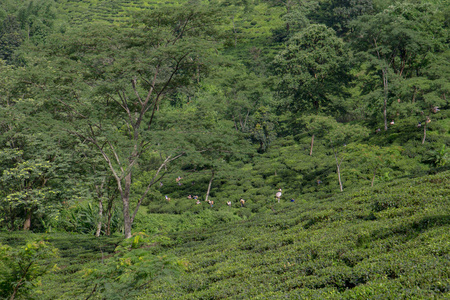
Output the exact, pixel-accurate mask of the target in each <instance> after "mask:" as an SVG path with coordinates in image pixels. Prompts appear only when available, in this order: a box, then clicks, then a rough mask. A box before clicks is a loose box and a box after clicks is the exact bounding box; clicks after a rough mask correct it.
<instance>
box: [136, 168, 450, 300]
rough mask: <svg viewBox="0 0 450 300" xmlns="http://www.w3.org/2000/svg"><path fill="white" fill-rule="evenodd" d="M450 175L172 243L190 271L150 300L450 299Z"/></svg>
mask: <svg viewBox="0 0 450 300" xmlns="http://www.w3.org/2000/svg"><path fill="white" fill-rule="evenodd" d="M449 178H450V172H449V171H447V172H443V173H440V174H437V175H432V176H425V177H420V178H415V179H404V180H399V181H395V182H393V183H389V184H386V185H380V186H378V187H376V188H373V189H369V188H366V189H362V190H360V191H357V192H354V193H346V194H343V195H342V196H337V197H335V198H330V199H327V200H320V201H316V202H311V203H295V202H294V203H284V204H280V205H278V206H276V205H275V206H274V207H273V210H274V211H273V213H267V214H259V215H257V216H256V217H254V218H253V219H251V220H248V221H241V222H237V223H231V224H227V225H226V226H220V227H219V226H217V227H212V228H203V229H199V230H194V231H191V232H183V233H179V234H175V235H173V239H174V241H175V245H174V246H173V247H170V248H167V247H165V248H163V247H161V248H159V249H158V250H154V251H155V252H160V253H168V254H175V255H176V256H178V257H183V258H184V259H186V260H187V261H189V267H188V271H187V272H186V273H185V274H184V275H183V276H181V277H179V278H178V279H176V280H174V281H173V282H157V283H156V282H155V283H154V284H153V285H152V286H151V287H150V288H149V289H148V290H147V293H146V294H145V296H142V299H155V298H158V299H224V298H230V299H248V298H252V299H268V298H270V299H278V298H283V299H285V298H296V299H305V298H309V299H319V298H320V299H324V298H329V299H339V298H342V299H349V298H351V299H414V298H416V299H417V298H420V299H425V298H427V299H435V298H445V297H449V296H450V279H449V278H450V260H449V258H450V257H449V250H450V239H449V227H450V226H449V225H450V210H449V205H448V204H449V201H450V179H449Z"/></svg>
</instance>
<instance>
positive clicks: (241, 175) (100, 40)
mask: <svg viewBox="0 0 450 300" xmlns="http://www.w3.org/2000/svg"><path fill="white" fill-rule="evenodd" d="M0 3H1V6H0V107H1V108H0V130H1V136H0V174H1V177H0V186H1V189H0V232H1V234H2V235H1V236H2V237H5V240H4V241H2V244H4V245H3V246H1V247H2V248H1V249H2V250H1V251H3V252H1V253H2V254H3V257H4V259H3V260H2V264H3V265H2V266H3V267H4V268H3V269H4V270H8V271H5V272H4V273H3V275H2V276H0V282H1V284H0V287H1V288H2V291H4V293H5V295H7V297H8V298H11V299H14V297H31V296H30V295H33V297H37V298H39V297H44V298H45V295H44V296H43V295H41V294H39V292H37V291H39V290H40V289H41V288H42V287H41V288H40V287H38V286H39V284H38V283H39V282H40V281H39V280H40V279H39V278H41V276H43V275H44V274H47V273H48V274H54V273H55V272H56V273H58V272H59V274H62V273H63V274H66V273H64V272H68V273H67V274H78V275H79V276H77V278H81V277H82V278H87V279H85V280H84V281H83V280H81V281H80V283H78V286H82V287H85V288H84V290H83V291H82V292H81V291H80V290H78V293H79V294H82V295H84V296H83V297H84V298H86V297H91V296H93V297H107V298H108V299H109V298H110V297H112V295H116V296H117V297H119V298H121V297H122V298H125V297H128V296H130V295H135V293H137V291H139V294H140V295H142V294H141V293H143V292H142V291H143V290H144V291H146V292H144V294H145V293H153V292H154V291H155V290H151V289H150V288H149V285H151V284H149V282H154V281H155V278H156V277H158V278H159V277H161V278H165V279H164V280H162V282H166V283H161V284H162V285H164V284H167V282H169V280H167V278H168V277H171V276H174V278H178V277H177V276H180V275H175V274H178V273H179V272H186V269H187V270H188V271H189V267H188V265H189V263H190V262H189V259H188V260H186V261H185V260H183V259H185V255H184V254H182V253H181V252H182V251H181V250H173V251H172V254H173V255H172V256H170V255H169V256H164V255H163V254H164V253H166V252H170V250H169V251H168V249H172V248H171V247H174V248H173V249H177V248H176V247H178V246H180V245H181V244H182V243H183V242H182V241H184V240H183V236H184V235H187V236H189V235H190V233H189V232H193V231H195V230H199V229H200V228H203V229H205V230H209V228H219V229H220V230H223V228H227V226H231V227H233V226H235V224H241V223H242V222H244V223H245V224H252V225H248V226H249V227H250V226H254V227H252V228H254V230H257V229H255V228H258V226H260V225H261V222H262V221H261V220H264V218H268V217H267V216H268V215H273V216H277V217H279V218H286V219H285V222H288V223H289V221H288V220H291V219H290V218H293V216H292V215H289V213H288V212H289V211H292V209H294V207H295V211H297V212H298V213H299V212H300V211H304V210H305V209H306V208H307V209H308V210H311V211H315V210H316V212H317V213H318V214H319V215H320V216H319V217H317V216H310V218H307V217H304V218H301V219H296V220H297V221H295V222H294V223H295V225H299V224H302V228H304V229H305V230H306V229H309V228H310V227H311V226H313V225H314V224H315V223H316V222H319V220H322V221H323V220H329V219H330V217H329V215H328V214H326V215H327V216H324V215H323V213H319V212H320V211H321V210H322V209H323V205H326V204H324V203H329V205H331V206H334V205H337V206H346V205H348V203H353V202H351V201H356V200H355V199H358V197H359V196H361V197H362V195H367V197H369V198H370V199H369V198H368V199H369V200H370V201H371V206H370V207H369V208H367V207H366V209H369V210H370V212H367V215H366V216H364V217H363V219H364V220H365V221H371V220H372V221H373V220H375V219H376V218H377V213H379V212H382V211H384V210H389V209H399V207H404V208H405V209H408V208H409V209H410V210H409V213H405V216H408V217H410V216H411V215H413V214H414V213H417V211H416V210H415V209H413V207H414V205H416V204H417V203H416V202H414V201H415V200H414V201H413V200H411V199H416V198H414V197H417V199H418V200H417V201H429V202H430V203H433V205H434V206H433V207H434V209H437V210H438V211H440V214H439V215H440V216H441V213H442V214H443V215H442V216H443V217H442V218H438V219H433V220H434V221H436V222H437V224H440V225H443V226H447V228H448V224H449V222H448V218H449V217H448V213H447V214H445V213H444V211H447V212H448V208H447V207H448V205H447V204H448V194H449V189H448V174H449V173H448V168H449V165H450V163H449V160H450V150H449V148H448V147H449V146H450V135H449V133H450V121H449V118H448V117H449V114H450V110H449V101H448V94H449V92H450V81H449V78H450V50H449V30H448V29H449V21H448V20H450V5H449V3H448V1H431V0H430V1H377V0H346V1H335V0H315V1H312V0H304V1H283V0H281V1H276V0H273V1H272V0H266V1H263V0H254V1H234V0H229V1H182V2H175V1H166V2H159V1H144V0H142V1H126V0H116V1H84V0H80V1H69V0H67V1H63V0H60V1H56V0H55V1H50V0H41V1H14V0H2V1H0ZM430 174H431V175H433V176H437V177H436V178H437V179H427V178H430V177H427V176H430ZM418 178H424V179H423V180H424V182H428V183H429V184H427V185H425V186H424V187H423V189H424V190H420V191H418V192H417V195H411V194H409V195H408V196H398V197H397V198H395V199H393V198H392V197H391V198H390V196H389V195H387V194H385V193H384V192H383V191H384V190H389V188H391V186H394V187H398V188H399V189H400V190H395V189H394V190H392V191H391V192H392V195H396V193H400V194H401V193H407V189H406V190H405V189H404V186H410V187H411V188H412V186H414V185H413V184H412V182H420V180H419V181H417V180H418ZM433 178H434V177H433ZM400 183H401V184H400ZM435 184H437V185H438V186H434V185H435ZM279 189H281V192H282V195H281V199H280V198H277V197H276V196H275V194H276V192H277V191H278V190H279ZM360 190H361V191H363V192H360V193H362V194H354V193H358V192H359V191H360ZM436 191H437V192H436ZM350 194H352V195H354V197H350V196H349V195H350ZM379 194H383V195H384V196H383V197H381V198H380V197H379V196H378V195H379ZM358 195H359V196H358ZM369 195H370V196H369ZM430 195H432V196H430ZM197 197H198V199H197ZM348 197H350V198H348ZM374 197H375V198H374ZM240 199H244V200H245V202H241V201H240ZM344 199H345V201H344ZM349 199H351V200H349ZM398 199H404V201H406V202H407V203H403V204H399V202H398V201H400V200H398ZM197 200H198V201H197ZM369 200H368V201H369ZM327 201H328V202H327ZM339 201H341V202H342V203H341V202H339ZM348 201H350V202H348ZM361 201H362V200H361ZM402 201H403V200H402ZM434 201H437V202H434ZM362 202H364V201H362ZM362 202H361V203H362ZM197 203H199V204H197ZM330 203H331V204H330ZM335 203H341V204H339V205H338V204H335ZM358 204H360V203H359V202H358V203H357V202H355V203H354V205H355V207H357V205H358ZM294 205H295V206H294ZM430 205H431V204H430ZM422 208H423V209H429V208H425V207H422ZM413 211H414V213H413ZM281 212H283V213H281ZM284 213H286V214H284ZM408 214H409V215H408ZM378 217H380V216H378ZM391 217H392V216H391ZM294 218H295V217H294ZM317 218H318V219H317ZM387 218H388V217H387ZM385 221H386V222H389V221H388V219H386V220H385ZM240 222H241V223H240ZM311 222H312V223H311ZM269 223H270V222H269ZM419 223H420V222H419ZM233 224H234V225H233ZM420 224H422V223H420ZM427 224H428V223H427ZM293 226H294V225H293ZM427 226H428V225H427ZM288 227H289V226H288ZM219 229H216V230H215V231H217V230H219ZM284 229H286V228H284ZM425 229H428V227H426V228H425ZM21 231H24V232H25V233H22V232H21ZM215 231H213V232H215ZM195 232H197V231H195ZM237 232H239V229H235V231H229V233H228V234H230V235H236V234H237ZM251 232H252V230H249V232H248V234H251ZM255 232H256V231H255ZM34 234H36V236H35V235H34ZM80 234H81V235H80ZM177 234H178V235H177ZM203 234H205V235H210V234H212V233H211V232H206V233H205V232H203ZM91 236H96V237H98V239H94V240H92V239H88V240H87V242H86V245H84V246H83V247H87V249H91V248H92V249H91V250H92V251H94V252H96V253H97V254H96V255H98V249H99V248H98V247H97V246H96V245H97V244H96V243H98V242H99V241H101V243H103V244H102V245H106V244H107V245H109V246H105V247H106V248H105V249H109V250H108V251H109V253H116V255H115V256H114V257H113V258H112V259H111V260H110V263H105V264H103V265H104V266H103V268H99V267H96V268H90V267H86V268H81V267H80V268H79V269H76V270H74V271H73V273H72V272H69V271H67V269H70V268H67V262H65V263H63V265H64V264H65V265H66V268H63V269H65V270H66V271H61V269H59V270H58V268H56V267H53V266H54V264H53V263H49V262H52V261H55V260H57V259H62V258H56V257H59V256H58V254H57V251H56V248H59V249H60V251H62V249H64V247H63V246H59V247H56V248H55V246H54V245H55V244H58V243H60V245H61V243H65V242H63V241H66V242H67V241H72V242H73V241H76V240H78V241H84V240H85V239H87V237H91ZM102 236H104V237H105V238H104V239H102ZM377 236H378V235H377ZM123 238H125V239H124V241H122V242H119V241H120V240H122V239H123ZM130 238H132V239H130ZM247 238H248V237H247ZM358 238H360V237H358ZM52 239H53V240H54V241H53V243H52V242H49V240H52ZM195 239H196V237H192V240H191V242H192V241H194V240H195ZM204 239H207V238H206V237H205V238H204ZM270 239H271V238H270V237H268V238H267V240H270ZM293 239H294V240H293V242H292V243H289V244H295V242H294V241H296V242H298V241H297V239H296V238H293ZM25 240H27V241H28V244H26V243H25ZM45 240H47V242H46V241H45ZM374 240H375V238H374ZM175 241H176V242H175ZM184 242H186V241H184ZM365 242H367V241H365ZM24 243H25V246H23V244H24ZM74 243H75V242H74ZM80 243H81V242H80ZM89 243H91V245H90V246H89V245H88V244H89ZM217 243H219V244H220V242H217ZM236 243H237V242H236ZM6 244H9V245H10V246H7V245H6ZM244 244H245V243H244ZM155 245H157V246H155ZM116 246H117V247H118V248H116ZM61 247H62V248H61ZM101 247H103V246H101ZM101 247H100V248H101ZM148 247H155V249H157V250H152V251H148V250H147V251H144V250H143V249H148ZM180 247H181V246H180ZM223 247H226V246H223ZM239 247H240V246H239ZM270 247H271V246H270ZM270 247H269V248H270ZM446 247H447V248H446V249H447V250H446V251H444V252H441V253H440V255H441V256H445V255H447V257H448V243H447V246H446ZM251 248H254V246H252V247H251ZM101 249H103V248H101ZM114 249H115V250H114ZM130 249H133V250H130ZM203 249H205V246H204V245H203ZM241 250H251V249H245V248H244V249H241ZM266 250H268V249H266ZM30 251H31V252H30ZM101 251H103V250H101ZM105 251H107V250H105ZM180 251H181V252H180ZM316 254H317V253H316ZM316 254H314V253H313V254H312V255H313V256H314V255H316ZM70 255H73V253H71V254H70ZM70 255H69V254H67V255H66V256H64V255H62V256H63V257H66V258H67V257H69V256H70ZM111 255H112V254H111ZM158 255H159V256H158ZM161 255H162V256H161ZM13 257H19V258H20V259H23V261H20V262H17V261H14V260H13V259H12V258H13ZM96 259H97V260H98V259H99V258H98V256H93V257H92V261H95V260H96ZM134 259H137V260H136V261H135V260H134ZM197 259H199V258H197ZM30 261H33V262H34V263H35V264H31V263H30V265H29V266H35V268H34V267H30V268H24V267H23V265H26V266H28V263H25V262H30ZM63 261H64V260H63ZM92 261H90V260H89V263H92ZM101 261H102V263H103V261H104V257H103V252H101ZM124 261H126V262H128V268H127V267H124V269H123V270H122V269H120V268H115V267H116V263H119V265H120V262H122V263H123V262H124ZM142 261H144V262H145V263H142ZM159 264H162V265H163V266H164V267H161V266H160V265H159ZM352 264H353V262H352V263H350V265H351V268H353V267H354V266H355V265H356V264H353V265H352ZM125 265H127V264H125ZM284 265H285V267H286V263H285V264H284ZM122 266H123V264H122ZM347 266H348V263H347ZM111 268H112V269H114V270H115V271H114V272H113V271H111V270H112V269H111ZM442 268H444V269H445V272H448V263H447V264H444V265H443V266H442ZM200 269H201V268H200ZM391 269H392V268H391ZM155 270H165V271H164V272H160V271H155ZM183 270H184V271H183ZM166 271H167V274H166ZM77 272H79V273H77ZM83 272H84V273H83ZM191 272H192V270H191ZM305 272H306V273H308V272H307V271H305ZM383 272H385V273H389V270H388V271H386V270H384V271H383ZM445 272H443V274H441V275H440V276H441V277H440V276H434V277H435V279H433V282H435V281H439V280H441V279H442V278H445ZM81 273H83V274H84V275H80V274H81ZM313 273H314V272H313ZM338 273H339V272H338ZM344 273H345V272H344ZM405 273H406V272H405ZM18 274H19V275H18ZM48 274H47V275H45V276H51V275H48ZM106 274H109V275H106ZM131 274H138V275H136V276H135V275H131ZM377 274H378V273H377ZM313 275H314V274H313ZM313 275H307V276H313ZM83 276H84V277H83ZM234 276H235V275H234ZM234 276H231V277H234ZM314 276H318V275H317V274H315V275H314ZM386 276H387V275H386ZM48 278H52V277H48ZM92 278H95V280H97V281H95V280H93V279H92ZM227 278H229V277H227ZM352 278H353V277H352ZM396 278H397V277H396ZM211 280H213V279H211ZM333 280H334V279H333ZM342 280H343V282H344V283H343V285H342V286H339V285H338V286H336V284H335V283H333V284H334V285H333V284H331V286H332V288H330V290H331V291H332V293H333V292H339V293H345V290H347V289H349V288H353V287H355V286H357V285H360V284H362V285H364V284H366V282H367V281H369V280H366V279H364V280H362V279H361V278H360V277H357V280H356V279H355V280H356V282H357V283H355V280H353V281H352V280H350V281H349V280H347V283H345V282H346V280H344V279H342ZM444 281H445V280H444ZM111 282H115V284H113V285H112V286H114V288H113V287H111ZM349 282H350V283H349ZM439 282H441V281H439ZM441 283H442V282H441ZM40 284H41V285H42V282H40ZM45 284H48V285H52V284H56V283H55V281H54V279H48V281H47V283H45ZM45 284H44V285H45ZM90 284H91V285H90ZM186 284H187V283H186ZM303 284H304V282H303ZM433 284H434V283H433ZM412 285H413V286H415V284H412ZM442 285H443V286H444V287H443V288H441V287H436V284H434V285H432V288H431V287H430V288H429V289H430V290H436V291H437V290H439V291H437V292H436V293H438V294H439V293H441V294H442V293H448V292H449V290H450V288H449V286H450V285H449V282H448V277H447V281H446V283H445V282H444V283H442ZM74 286H77V284H74ZM86 286H87V287H86ZM250 286H255V283H251V284H250ZM445 286H446V287H445ZM311 287H313V288H312V289H313V290H320V289H328V288H329V285H328V284H322V285H321V284H316V285H314V284H312V285H311V286H309V288H311ZM208 288H210V289H207V288H206V286H203V287H199V286H197V287H192V286H191V287H187V286H186V287H185V290H184V294H189V293H193V295H194V296H193V297H194V298H198V295H199V294H196V293H205V295H206V296H204V297H206V298H208V299H211V298H214V297H216V298H220V297H226V296H223V295H222V296H211V294H208V293H213V294H214V293H217V291H211V289H212V287H211V286H208ZM300 288H301V287H297V289H300ZM74 289H75V290H76V288H74ZM80 289H82V288H80ZM155 289H156V290H158V287H155ZM295 289H296V288H292V287H290V288H285V289H284V290H283V289H281V290H282V291H286V290H295ZM165 290H167V291H169V292H170V291H171V290H170V288H169V289H168V288H167V287H166V288H165ZM279 290H280V289H279V288H278V287H276V284H275V287H274V289H273V290H270V291H266V294H267V293H269V292H277V291H279ZM394 290H395V289H394ZM118 291H120V292H118ZM327 291H328V290H327ZM297 292H298V291H297ZM30 293H31V294H30ZM72 293H73V294H77V292H75V291H72ZM235 293H237V294H241V295H247V296H248V295H253V296H256V295H258V293H257V292H256V291H252V290H246V291H241V292H235ZM252 293H253V294H252ZM332 293H331V294H330V295H332ZM394 293H395V292H394ZM44 294H45V293H44ZM208 295H209V296H208ZM214 295H215V294H214ZM219 295H220V293H219ZM427 295H428V294H427ZM160 296H161V295H160ZM166 296H167V295H166ZM178 296H179V297H181V296H180V295H178ZM178 296H177V297H178ZM228 296H231V295H228ZM65 297H69V296H61V298H62V299H64V298H65ZM153 297H155V296H154V295H153ZM161 297H163V298H164V296H161ZM172 297H174V296H173V295H172ZM57 298H58V297H57ZM111 299H112V298H111Z"/></svg>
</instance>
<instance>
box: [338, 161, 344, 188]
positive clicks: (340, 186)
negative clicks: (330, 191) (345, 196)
mask: <svg viewBox="0 0 450 300" xmlns="http://www.w3.org/2000/svg"><path fill="white" fill-rule="evenodd" d="M340 167H341V165H340V164H339V165H337V173H338V179H339V188H340V189H341V192H343V191H344V188H343V187H342V181H341V168H340Z"/></svg>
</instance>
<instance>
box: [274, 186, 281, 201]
mask: <svg viewBox="0 0 450 300" xmlns="http://www.w3.org/2000/svg"><path fill="white" fill-rule="evenodd" d="M281 195H282V194H281V189H279V190H278V192H277V193H276V194H275V198H277V200H278V203H280V199H281Z"/></svg>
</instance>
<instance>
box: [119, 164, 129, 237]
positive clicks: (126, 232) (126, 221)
mask: <svg viewBox="0 0 450 300" xmlns="http://www.w3.org/2000/svg"><path fill="white" fill-rule="evenodd" d="M130 188H131V171H130V173H128V174H127V176H125V186H124V191H123V193H122V195H121V197H122V203H123V226H124V236H125V238H126V239H129V238H130V237H131V225H132V224H131V217H130Z"/></svg>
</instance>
